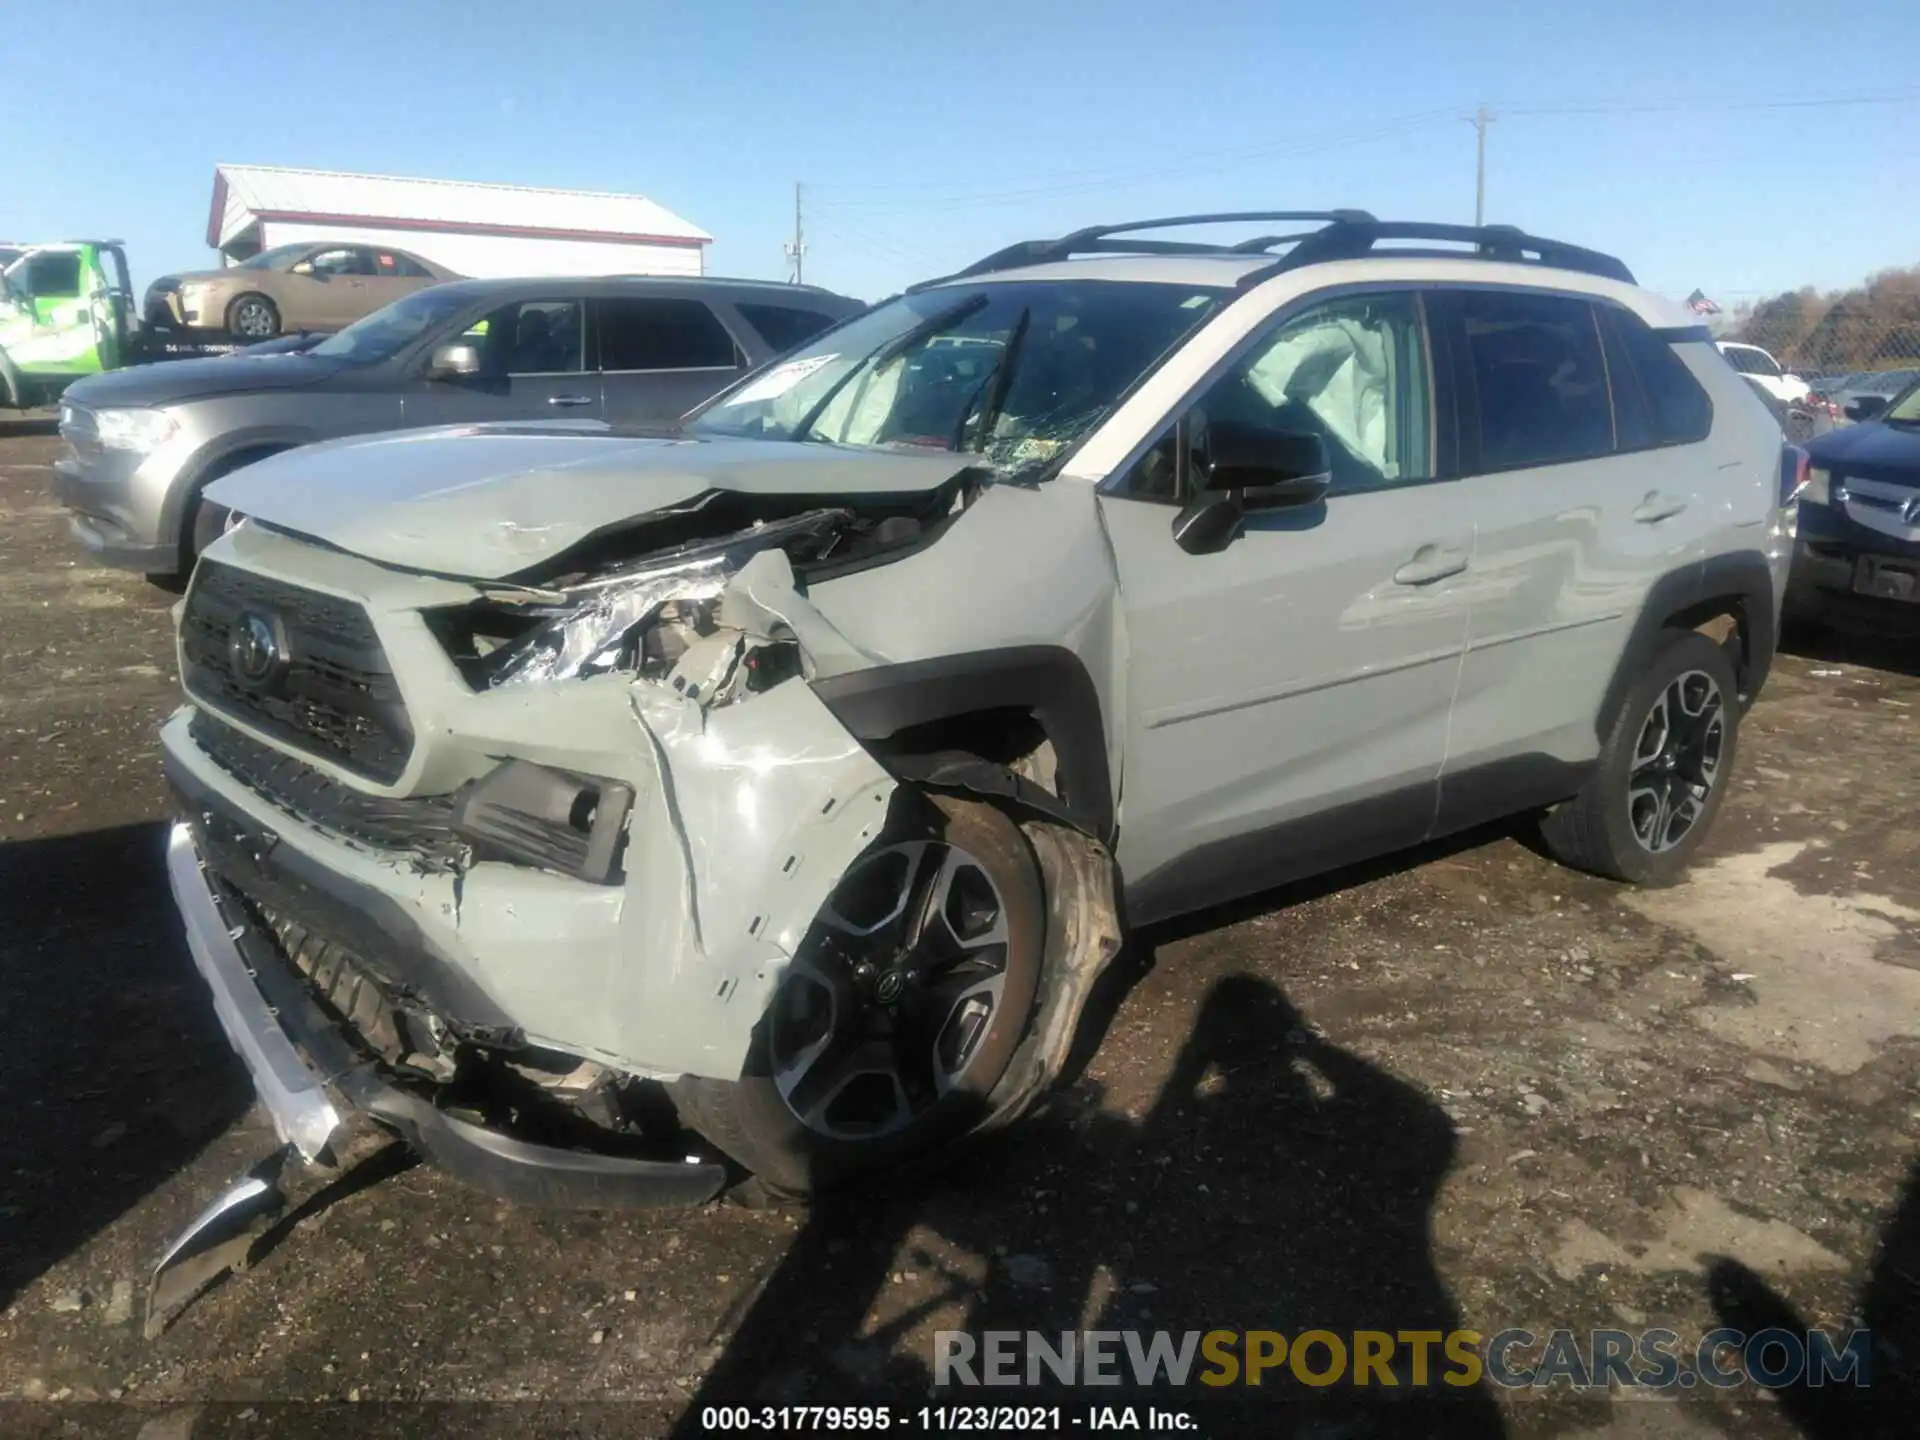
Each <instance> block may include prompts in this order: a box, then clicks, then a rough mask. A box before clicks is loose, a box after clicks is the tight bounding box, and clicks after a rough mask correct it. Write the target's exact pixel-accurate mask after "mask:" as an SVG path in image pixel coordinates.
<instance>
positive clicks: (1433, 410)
mask: <svg viewBox="0 0 1920 1440" xmlns="http://www.w3.org/2000/svg"><path fill="white" fill-rule="evenodd" d="M1437 293H1438V292H1436V291H1434V290H1433V289H1431V288H1430V287H1428V286H1426V285H1423V284H1420V283H1419V282H1417V281H1416V282H1407V281H1391V280H1386V281H1368V282H1365V283H1362V284H1355V285H1329V286H1326V287H1325V288H1323V289H1320V290H1309V291H1307V292H1306V293H1305V294H1303V295H1296V296H1295V297H1294V298H1293V299H1292V300H1290V301H1288V302H1287V303H1286V304H1284V305H1282V306H1280V307H1279V308H1278V309H1277V310H1274V311H1272V312H1270V313H1269V314H1268V315H1267V316H1266V318H1265V319H1263V320H1262V321H1261V322H1260V323H1259V324H1258V325H1256V326H1255V327H1254V328H1253V329H1252V330H1251V331H1249V332H1248V333H1247V334H1246V335H1245V336H1243V337H1241V339H1240V341H1239V343H1237V344H1236V345H1235V346H1234V347H1233V348H1232V349H1231V350H1229V351H1228V352H1227V353H1226V354H1225V355H1223V356H1221V357H1220V359H1219V360H1217V361H1216V362H1215V363H1214V364H1213V365H1212V366H1210V367H1209V368H1208V370H1207V372H1206V373H1205V374H1204V375H1202V376H1201V377H1200V378H1199V379H1198V380H1196V381H1195V382H1194V383H1193V384H1192V385H1191V386H1189V387H1188V388H1187V390H1186V392H1185V393H1184V394H1183V395H1181V397H1180V399H1179V400H1178V401H1177V402H1176V403H1175V404H1174V405H1173V406H1172V408H1171V410H1170V412H1169V418H1168V419H1167V420H1165V421H1163V422H1162V423H1161V424H1160V425H1158V426H1156V427H1155V428H1154V429H1153V431H1152V432H1151V433H1150V434H1148V436H1147V437H1146V439H1144V440H1142V441H1141V442H1140V443H1139V444H1138V445H1136V446H1134V448H1133V449H1132V450H1131V451H1130V452H1129V453H1128V454H1127V456H1126V458H1125V459H1123V460H1122V461H1121V462H1120V463H1119V464H1118V465H1116V466H1115V467H1114V470H1113V473H1112V474H1111V475H1109V476H1107V478H1106V479H1104V480H1102V481H1101V482H1100V483H1099V484H1098V485H1097V486H1095V487H1094V491H1095V493H1096V494H1098V495H1103V496H1111V497H1112V498H1114V499H1116V500H1132V501H1135V502H1137V503H1140V504H1145V505H1160V506H1173V507H1175V508H1178V507H1179V506H1182V505H1185V504H1186V503H1187V502H1186V500H1185V498H1183V497H1182V496H1181V495H1180V494H1178V493H1176V494H1174V495H1172V496H1167V495H1141V494H1136V493H1134V492H1133V491H1131V490H1129V489H1128V488H1127V479H1128V477H1129V476H1131V475H1132V474H1133V472H1134V469H1135V468H1136V467H1137V466H1138V465H1139V464H1140V462H1141V460H1142V459H1144V458H1145V457H1146V454H1147V452H1148V451H1150V450H1152V449H1153V448H1154V446H1156V445H1158V444H1159V443H1160V442H1161V441H1162V440H1163V439H1165V438H1166V436H1167V434H1168V432H1169V431H1171V430H1173V429H1174V428H1176V427H1178V426H1179V425H1180V424H1181V423H1182V422H1183V421H1184V420H1185V419H1186V417H1187V413H1188V412H1189V411H1191V410H1192V409H1193V407H1194V405H1195V404H1197V403H1198V402H1199V399H1200V397H1201V396H1203V395H1205V394H1206V393H1207V391H1209V390H1210V389H1212V388H1213V386H1214V385H1215V383H1217V382H1218V381H1219V380H1220V379H1221V378H1222V377H1223V376H1224V375H1226V373H1227V372H1228V371H1229V370H1231V369H1233V367H1234V366H1236V365H1238V364H1239V363H1240V362H1241V361H1242V360H1244V359H1246V358H1247V356H1248V355H1249V354H1251V353H1252V352H1253V351H1254V350H1256V349H1258V348H1259V347H1260V346H1261V345H1262V344H1264V343H1266V342H1268V341H1270V340H1271V339H1272V337H1273V334H1274V332H1275V331H1276V330H1278V329H1280V328H1281V327H1282V326H1284V325H1286V324H1288V323H1289V322H1291V321H1292V320H1294V319H1295V318H1297V317H1298V316H1300V315H1303V314H1305V313H1306V312H1307V311H1309V310H1313V309H1317V308H1318V307H1320V306H1321V305H1325V304H1329V303H1331V302H1332V301H1335V300H1344V299H1347V298H1349V297H1352V296H1356V295H1409V296H1411V297H1412V298H1413V302H1414V309H1415V311H1416V312H1417V313H1418V315H1419V317H1420V328H1421V332H1422V336H1423V339H1424V342H1425V347H1424V348H1425V354H1426V363H1427V430H1428V434H1427V447H1428V449H1427V453H1428V457H1429V461H1430V466H1431V469H1432V470H1433V474H1431V475H1425V476H1421V477H1420V478H1418V479H1409V480H1403V481H1401V482H1399V483H1398V484H1395V485H1382V486H1376V487H1374V488H1373V489H1370V490H1367V491H1365V492H1359V493H1365V494H1369V495H1377V494H1391V493H1393V492H1396V491H1401V490H1410V489H1413V488H1414V487H1416V486H1420V485H1443V484H1446V483H1448V482H1449V481H1452V480H1455V479H1458V478H1459V474H1458V471H1457V468H1456V462H1457V458H1458V450H1457V446H1456V436H1455V434H1454V433H1453V430H1454V425H1453V421H1454V420H1455V417H1456V415H1457V413H1458V409H1459V399H1458V396H1457V395H1456V393H1455V391H1454V384H1453V375H1452V368H1453V367H1452V366H1451V365H1450V364H1449V363H1447V360H1448V357H1447V355H1446V353H1445V352H1444V349H1443V344H1442V340H1441V336H1440V334H1439V333H1438V327H1437V326H1436V325H1435V323H1434V318H1433V315H1432V313H1431V310H1430V306H1431V305H1432V302H1433V301H1434V299H1435V297H1436V294H1437ZM1229 309H1230V306H1226V305H1223V306H1221V308H1220V309H1219V310H1218V311H1216V312H1215V313H1214V316H1213V318H1212V319H1211V320H1210V321H1208V322H1207V323H1208V324H1210V325H1211V324H1217V323H1218V322H1219V321H1220V319H1221V318H1222V317H1223V316H1225V315H1226V314H1227V313H1228V311H1229ZM1205 328H1206V327H1205V326H1202V327H1201V329H1200V330H1197V331H1191V332H1189V333H1188V334H1187V335H1185V336H1183V337H1182V338H1181V340H1180V341H1179V342H1177V344H1176V346H1175V349H1174V351H1173V352H1172V353H1171V354H1169V355H1165V356H1162V357H1161V361H1160V363H1161V364H1165V363H1166V362H1167V361H1168V360H1171V359H1173V358H1175V356H1177V355H1178V353H1179V351H1180V350H1181V349H1184V348H1185V347H1186V346H1187V345H1188V344H1191V343H1192V342H1193V341H1194V340H1195V339H1196V338H1198V336H1199V335H1200V334H1202V333H1204V331H1205ZM1155 368H1158V367H1157V366H1156V367H1155ZM1149 373H1151V372H1149ZM1143 378H1144V377H1143ZM1125 398H1126V397H1125V396H1122V397H1121V398H1120V400H1117V401H1115V403H1114V410H1115V411H1117V410H1118V409H1119V407H1120V405H1121V404H1122V403H1124V401H1125ZM1112 413H1113V411H1109V412H1108V414H1109V416H1111V415H1112ZM1443 415H1444V416H1445V422H1444V423H1443V420H1442V416H1443ZM1327 498H1328V499H1329V500H1337V499H1343V498H1346V497H1343V496H1339V495H1330V496H1328V497H1327Z"/></svg>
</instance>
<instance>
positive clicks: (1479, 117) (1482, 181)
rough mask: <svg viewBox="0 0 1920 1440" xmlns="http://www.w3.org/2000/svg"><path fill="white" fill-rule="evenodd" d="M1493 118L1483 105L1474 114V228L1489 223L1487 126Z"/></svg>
mask: <svg viewBox="0 0 1920 1440" xmlns="http://www.w3.org/2000/svg"><path fill="white" fill-rule="evenodd" d="M1492 123H1493V116H1492V115H1491V114H1490V113H1489V112H1488V110H1487V107H1486V106H1484V105H1482V106H1480V107H1479V108H1478V109H1477V110H1475V111H1474V112H1473V228H1474V229H1476V230H1478V229H1479V228H1480V227H1481V226H1482V225H1484V224H1486V223H1487V126H1489V125H1491V124H1492Z"/></svg>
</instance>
